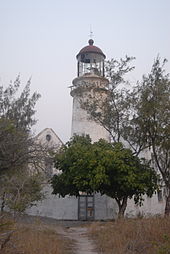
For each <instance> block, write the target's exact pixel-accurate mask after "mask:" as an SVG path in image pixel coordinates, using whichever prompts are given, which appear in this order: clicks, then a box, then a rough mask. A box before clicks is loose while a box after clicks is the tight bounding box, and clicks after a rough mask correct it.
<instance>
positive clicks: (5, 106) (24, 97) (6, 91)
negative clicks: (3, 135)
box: [0, 76, 40, 131]
mask: <svg viewBox="0 0 170 254" xmlns="http://www.w3.org/2000/svg"><path fill="white" fill-rule="evenodd" d="M30 84H31V79H29V80H28V82H27V84H26V86H25V88H24V89H23V91H21V93H20V94H19V90H20V86H21V81H20V76H17V78H16V79H15V81H14V83H12V82H10V84H9V86H8V87H7V88H4V87H3V86H0V118H1V119H3V118H5V119H9V120H10V121H12V122H13V123H14V124H15V126H16V127H17V128H20V129H24V130H26V131H29V130H30V128H31V127H32V126H33V125H34V124H35V123H36V120H35V119H34V118H33V116H34V114H35V104H36V102H37V100H38V99H39V98H40V94H38V93H36V92H35V93H33V94H32V95H30V92H31V91H30Z"/></svg>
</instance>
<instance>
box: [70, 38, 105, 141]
mask: <svg viewBox="0 0 170 254" xmlns="http://www.w3.org/2000/svg"><path fill="white" fill-rule="evenodd" d="M88 43H89V45H88V46H85V47H84V48H82V49H81V50H80V52H79V53H78V54H77V56H76V57H77V77H76V78H75V79H74V80H73V82H72V83H73V86H72V87H71V92H70V94H71V96H72V97H73V112H72V130H71V135H72V136H73V135H74V134H76V135H86V134H88V135H90V137H91V139H92V142H95V141H98V140H99V139H100V138H103V139H105V140H107V141H109V134H108V132H107V131H106V130H105V129H104V128H103V127H102V126H101V125H100V124H99V123H96V122H95V121H94V120H92V119H90V116H89V114H88V113H87V111H86V110H84V109H83V108H82V103H83V102H87V101H88V100H89V98H90V96H91V97H93V98H94V97H95V98H96V99H98V100H99V101H101V102H102V100H103V99H104V98H105V97H106V96H107V86H108V83H109V82H108V80H107V79H106V78H105V76H104V60H105V55H104V53H103V52H102V50H101V49H100V48H98V47H96V46H94V45H93V44H94V41H93V40H92V39H90V40H89V41H88Z"/></svg>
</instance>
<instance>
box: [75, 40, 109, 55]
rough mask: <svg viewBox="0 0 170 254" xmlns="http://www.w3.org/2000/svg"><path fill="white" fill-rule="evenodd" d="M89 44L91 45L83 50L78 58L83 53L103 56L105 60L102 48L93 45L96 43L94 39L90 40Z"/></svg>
mask: <svg viewBox="0 0 170 254" xmlns="http://www.w3.org/2000/svg"><path fill="white" fill-rule="evenodd" d="M88 43H89V45H88V46H85V47H84V48H82V49H81V50H80V52H79V53H78V54H77V57H78V56H79V54H82V53H96V54H100V55H102V56H103V57H104V58H105V57H106V56H105V55H104V54H103V52H102V50H101V49H100V48H98V47H96V46H94V45H93V43H94V41H93V40H92V39H90V40H89V41H88Z"/></svg>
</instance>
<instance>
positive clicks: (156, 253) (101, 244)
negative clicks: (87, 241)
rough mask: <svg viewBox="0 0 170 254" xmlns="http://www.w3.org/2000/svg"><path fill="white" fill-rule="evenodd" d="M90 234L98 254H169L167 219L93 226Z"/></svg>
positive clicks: (126, 220) (169, 221)
mask: <svg viewBox="0 0 170 254" xmlns="http://www.w3.org/2000/svg"><path fill="white" fill-rule="evenodd" d="M90 233H91V234H92V237H93V238H94V239H95V240H96V243H97V245H98V251H99V253H104V254H112V253H113V254H139V253H140V254H170V218H149V219H124V220H117V221H115V222H108V223H93V224H92V225H91V227H90Z"/></svg>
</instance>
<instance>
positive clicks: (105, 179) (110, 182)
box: [52, 136, 157, 216]
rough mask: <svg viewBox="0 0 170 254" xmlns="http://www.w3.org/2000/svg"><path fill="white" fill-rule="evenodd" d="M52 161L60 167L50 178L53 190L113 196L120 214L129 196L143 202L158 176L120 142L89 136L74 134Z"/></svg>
mask: <svg viewBox="0 0 170 254" xmlns="http://www.w3.org/2000/svg"><path fill="white" fill-rule="evenodd" d="M55 162H56V164H55V166H56V168H57V169H59V170H61V171H60V174H58V175H55V176H54V177H53V179H52V187H53V194H59V195H61V196H63V197H64V196H65V195H67V194H70V195H76V196H78V195H79V192H80V191H83V192H86V193H88V194H91V193H93V192H100V193H101V194H102V195H103V194H106V195H108V196H109V197H111V198H113V199H115V200H116V202H117V204H118V207H119V216H123V215H124V212H125V209H126V206H127V200H128V198H132V197H133V198H134V200H135V202H136V203H138V204H142V195H144V194H147V195H149V196H152V194H153V192H154V191H155V190H156V188H157V176H156V174H155V172H154V171H153V170H152V169H151V168H150V167H149V165H148V163H147V162H146V161H144V160H143V161H142V160H140V159H139V158H138V157H136V156H135V155H133V154H132V151H131V150H130V149H126V148H124V147H123V145H122V144H121V143H108V142H106V141H104V140H99V141H98V142H96V143H94V144H92V143H91V140H90V139H89V137H79V136H75V137H74V138H73V139H71V141H70V142H68V143H67V144H66V145H65V146H64V147H63V148H62V149H61V150H60V152H59V153H57V154H56V157H55Z"/></svg>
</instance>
